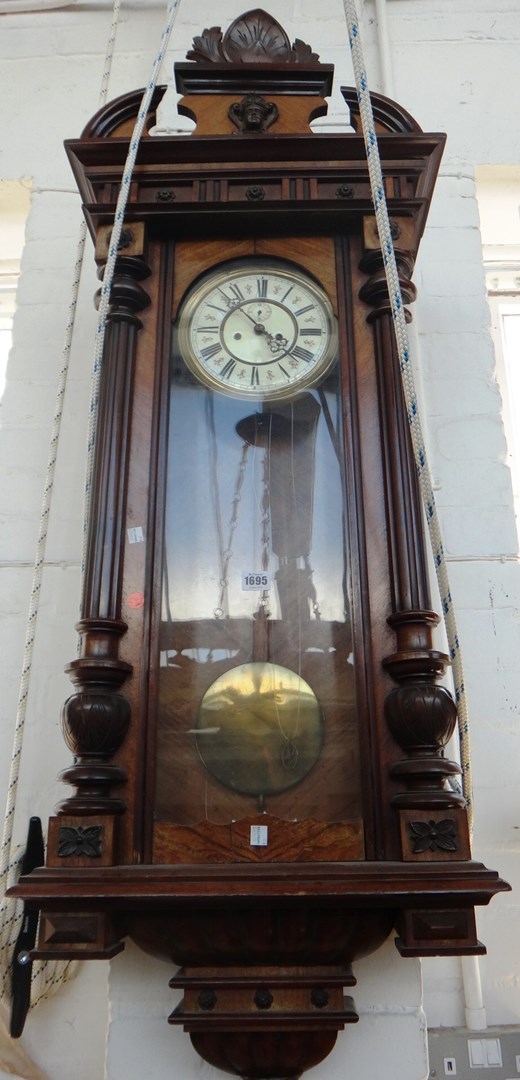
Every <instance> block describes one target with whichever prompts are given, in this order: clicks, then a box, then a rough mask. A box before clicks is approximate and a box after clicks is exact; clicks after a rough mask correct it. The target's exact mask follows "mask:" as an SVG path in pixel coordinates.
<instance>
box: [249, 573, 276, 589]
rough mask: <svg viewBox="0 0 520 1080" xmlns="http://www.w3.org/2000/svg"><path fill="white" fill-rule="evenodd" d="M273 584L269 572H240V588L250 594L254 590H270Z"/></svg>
mask: <svg viewBox="0 0 520 1080" xmlns="http://www.w3.org/2000/svg"><path fill="white" fill-rule="evenodd" d="M272 582H273V575H272V573H271V572H270V571H269V570H243V571H242V588H243V589H245V590H246V591H247V592H251V591H252V590H254V589H262V591H264V590H266V589H270V588H271V585H272Z"/></svg>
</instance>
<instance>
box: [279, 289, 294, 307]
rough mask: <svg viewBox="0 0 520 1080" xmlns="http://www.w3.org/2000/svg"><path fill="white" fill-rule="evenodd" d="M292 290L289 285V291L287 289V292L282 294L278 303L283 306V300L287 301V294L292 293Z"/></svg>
mask: <svg viewBox="0 0 520 1080" xmlns="http://www.w3.org/2000/svg"><path fill="white" fill-rule="evenodd" d="M293 289H294V285H291V286H290V288H289V289H287V292H286V293H284V295H283V296H282V299H281V301H280V303H281V304H283V302H284V300H286V299H287V297H288V296H289V293H290V292H292V291H293Z"/></svg>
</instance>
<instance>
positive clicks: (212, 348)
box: [200, 341, 221, 360]
mask: <svg viewBox="0 0 520 1080" xmlns="http://www.w3.org/2000/svg"><path fill="white" fill-rule="evenodd" d="M220 351H221V345H220V341H219V342H218V343H217V344H216V345H206V348H205V349H201V350H200V355H201V356H202V359H203V360H211V357H212V356H216V355H217V353H219V352H220Z"/></svg>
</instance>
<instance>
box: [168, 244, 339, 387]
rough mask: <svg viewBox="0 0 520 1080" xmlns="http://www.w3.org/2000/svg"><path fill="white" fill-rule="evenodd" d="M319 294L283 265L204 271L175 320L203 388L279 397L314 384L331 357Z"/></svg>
mask: <svg viewBox="0 0 520 1080" xmlns="http://www.w3.org/2000/svg"><path fill="white" fill-rule="evenodd" d="M336 340H337V339H336V323H335V318H334V314H333V311H332V307H331V304H330V301H329V299H328V297H327V295H326V293H325V292H324V291H323V290H322V289H320V287H319V286H318V285H316V284H315V283H314V281H313V280H312V279H311V278H310V277H308V276H307V275H306V274H304V273H303V272H302V271H300V270H298V269H296V268H293V267H292V265H291V264H288V263H284V262H283V261H282V260H280V262H276V261H274V260H271V261H266V260H265V259H259V258H248V259H243V260H240V262H238V261H237V262H233V263H227V264H225V266H220V267H218V268H217V269H216V270H212V271H211V272H210V273H208V274H207V275H206V276H205V277H204V279H203V280H202V281H201V282H199V284H198V285H197V286H196V287H195V288H194V289H193V291H192V292H191V294H190V296H189V297H188V299H187V301H186V303H185V304H184V306H183V308H182V311H181V313H180V316H179V346H180V350H181V353H182V355H183V358H184V360H185V362H186V364H187V365H188V367H189V368H190V370H191V371H192V372H193V373H194V374H195V375H196V376H197V378H198V379H200V380H201V381H202V382H203V383H205V384H206V385H208V386H210V387H212V388H213V389H215V390H220V391H221V392H222V393H226V394H231V395H232V396H235V397H241V398H248V397H251V398H255V399H258V398H262V399H269V400H273V399H280V398H285V397H290V396H292V395H293V394H294V393H295V392H297V391H298V390H300V389H303V388H304V387H308V386H314V385H316V383H318V382H319V381H320V380H321V379H322V377H323V375H324V374H325V372H326V371H327V370H328V368H329V367H330V366H331V364H332V362H333V360H334V357H335V355H336Z"/></svg>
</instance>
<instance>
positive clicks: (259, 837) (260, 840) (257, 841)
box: [249, 825, 269, 847]
mask: <svg viewBox="0 0 520 1080" xmlns="http://www.w3.org/2000/svg"><path fill="white" fill-rule="evenodd" d="M268 833H269V830H268V828H267V825H251V828H250V840H249V843H250V845H251V847H267V843H268V839H267V837H268Z"/></svg>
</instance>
